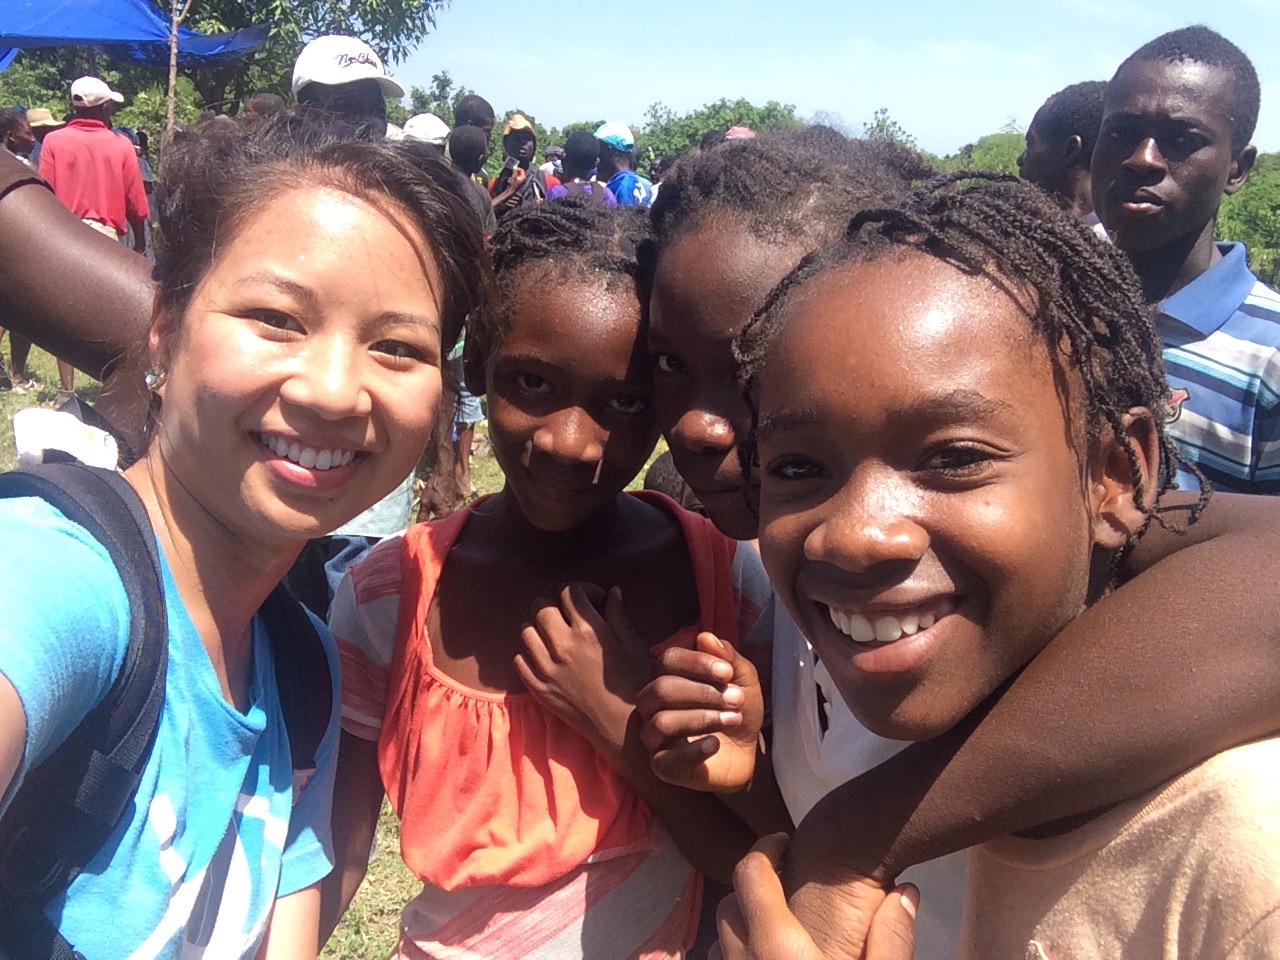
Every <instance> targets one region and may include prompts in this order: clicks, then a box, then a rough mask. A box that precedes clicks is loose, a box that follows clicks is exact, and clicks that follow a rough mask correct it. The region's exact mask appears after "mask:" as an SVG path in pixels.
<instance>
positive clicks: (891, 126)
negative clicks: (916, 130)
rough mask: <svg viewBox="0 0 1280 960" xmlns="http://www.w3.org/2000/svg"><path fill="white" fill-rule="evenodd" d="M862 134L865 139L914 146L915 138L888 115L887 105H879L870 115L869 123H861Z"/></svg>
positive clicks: (912, 147) (913, 147)
mask: <svg viewBox="0 0 1280 960" xmlns="http://www.w3.org/2000/svg"><path fill="white" fill-rule="evenodd" d="M862 136H863V138H864V139H866V140H892V141H894V142H895V143H900V144H902V145H903V146H907V147H910V148H911V149H913V150H914V149H915V148H916V138H915V137H913V136H912V135H911V134H909V133H907V131H906V130H905V129H904V128H903V127H902V125H901V124H900V123H898V121H897V120H894V119H893V117H891V116H889V108H888V107H881V108H880V109H879V110H877V111H876V112H875V114H873V115H872V117H871V122H870V123H864V124H863V125H862Z"/></svg>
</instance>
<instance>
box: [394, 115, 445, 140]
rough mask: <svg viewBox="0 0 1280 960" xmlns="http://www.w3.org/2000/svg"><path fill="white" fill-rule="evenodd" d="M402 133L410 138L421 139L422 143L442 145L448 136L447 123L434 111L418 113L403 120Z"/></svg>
mask: <svg viewBox="0 0 1280 960" xmlns="http://www.w3.org/2000/svg"><path fill="white" fill-rule="evenodd" d="M404 135H405V136H406V137H407V138H408V139H410V140H421V141H422V142H423V143H430V144H432V145H433V146H437V147H443V146H444V142H445V140H446V139H447V138H448V136H449V125H448V124H447V123H445V122H444V121H443V120H441V119H440V118H439V117H437V116H436V115H435V114H434V113H420V114H418V115H417V116H416V117H410V118H409V119H408V120H406V121H405V123H404Z"/></svg>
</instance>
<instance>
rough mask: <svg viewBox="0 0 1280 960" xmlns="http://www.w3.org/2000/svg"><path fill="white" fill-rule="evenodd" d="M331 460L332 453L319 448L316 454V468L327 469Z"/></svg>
mask: <svg viewBox="0 0 1280 960" xmlns="http://www.w3.org/2000/svg"><path fill="white" fill-rule="evenodd" d="M332 462H333V454H332V453H331V452H330V451H328V450H321V451H320V453H319V454H318V455H317V456H316V469H317V470H328V469H329V465H330V464H331V463H332Z"/></svg>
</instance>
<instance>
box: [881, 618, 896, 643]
mask: <svg viewBox="0 0 1280 960" xmlns="http://www.w3.org/2000/svg"><path fill="white" fill-rule="evenodd" d="M900 636H902V624H900V623H898V620H897V618H896V617H880V618H879V619H877V620H876V639H877V640H879V641H880V642H881V643H892V642H893V641H894V640H897V639H898V638H899V637H900Z"/></svg>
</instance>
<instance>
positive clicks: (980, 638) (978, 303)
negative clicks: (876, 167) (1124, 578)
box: [759, 253, 1141, 739]
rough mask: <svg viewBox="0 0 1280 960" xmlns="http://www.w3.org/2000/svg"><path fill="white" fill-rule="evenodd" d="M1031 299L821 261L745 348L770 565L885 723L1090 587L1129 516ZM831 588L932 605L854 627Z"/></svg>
mask: <svg viewBox="0 0 1280 960" xmlns="http://www.w3.org/2000/svg"><path fill="white" fill-rule="evenodd" d="M1025 306H1026V305H1025V304H1023V305H1020V304H1017V303H1015V302H1014V301H1013V300H1012V299H1011V298H1010V297H1009V295H1008V294H1007V293H1006V292H1002V291H1001V290H1000V289H999V288H997V287H996V286H995V285H993V284H992V283H991V282H990V281H989V280H987V279H985V278H974V277H969V276H966V275H963V274H961V273H960V272H959V271H958V270H956V269H954V268H952V267H951V266H949V265H946V264H943V263H941V262H940V261H937V260H934V259H932V258H930V257H927V256H925V255H922V254H917V253H910V254H904V255H903V256H902V257H901V258H898V259H881V260H877V261H874V262H872V263H865V264H854V265H842V266H837V267H834V268H832V269H831V270H829V271H828V272H826V273H824V274H822V275H820V276H819V277H818V278H816V279H814V280H813V281H811V282H810V283H809V284H808V287H807V289H805V290H802V291H799V292H798V293H797V294H795V295H794V299H793V300H792V302H790V303H789V304H787V305H786V306H785V307H784V310H785V317H784V323H785V327H784V328H783V329H782V332H781V333H780V335H779V336H778V338H777V339H776V340H775V341H774V345H773V347H772V348H771V351H770V353H769V355H768V357H767V359H766V361H765V363H764V365H763V367H762V369H761V373H760V416H761V421H760V432H759V452H760V463H761V498H760V523H761V530H760V534H761V535H760V546H761V553H762V556H763V558H764V562H765V566H766V568H767V570H768V572H769V576H770V579H771V580H772V581H773V583H774V585H775V588H776V589H777V591H778V593H779V596H780V597H781V598H782V600H783V602H784V603H785V604H786V606H787V609H788V610H789V611H790V613H791V615H792V617H793V618H794V619H795V620H796V622H797V623H798V624H800V625H801V626H802V628H803V630H804V633H805V634H806V635H807V636H808V637H809V639H810V641H811V642H812V643H813V644H814V647H815V649H816V651H817V653H818V655H819V656H820V657H821V659H822V662H823V663H824V664H825V665H826V666H827V668H828V669H829V670H830V671H831V674H832V676H833V678H834V679H835V682H836V685H837V687H838V688H839V690H840V692H841V694H842V695H843V696H844V698H845V700H846V701H847V702H848V703H849V706H850V708H851V709H852V710H853V712H854V714H855V715H856V716H857V718H858V719H859V720H860V721H861V722H862V723H863V724H864V725H865V726H867V727H868V728H869V729H871V730H873V731H874V732H876V733H878V734H880V735H882V736H886V737H892V738H896V739H924V738H928V737H932V736H936V735H938V734H940V733H942V732H944V731H945V730H947V729H948V728H950V727H951V726H952V725H954V724H955V723H956V722H957V721H958V720H960V719H961V718H962V717H963V716H964V715H966V714H967V713H969V712H970V711H971V710H972V709H973V708H974V707H975V706H976V705H977V704H978V703H980V702H981V701H982V700H983V699H984V698H985V697H986V696H988V695H989V694H990V693H991V692H992V691H994V690H995V689H996V687H997V686H999V684H1000V683H1002V682H1003V681H1004V680H1005V679H1007V678H1008V677H1009V676H1011V675H1012V674H1013V673H1014V672H1016V671H1017V670H1018V669H1019V668H1020V667H1021V666H1022V665H1024V664H1025V663H1026V662H1027V661H1028V660H1029V659H1030V658H1031V657H1032V656H1034V655H1035V653H1036V652H1038V650H1039V649H1040V648H1041V647H1042V646H1043V645H1044V644H1045V643H1046V642H1048V640H1049V639H1050V638H1051V637H1053V636H1054V634H1056V633H1057V632H1058V631H1059V630H1060V629H1061V628H1062V627H1063V626H1064V625H1065V624H1066V623H1067V622H1068V621H1070V620H1071V619H1072V618H1073V617H1075V616H1076V615H1077V614H1079V613H1080V611H1081V610H1083V609H1084V607H1085V605H1086V603H1087V602H1088V601H1089V599H1090V596H1091V593H1092V592H1096V583H1097V581H1098V578H1097V576H1096V574H1097V573H1098V572H1099V571H1100V570H1102V569H1105V557H1104V556H1103V552H1102V550H1101V549H1098V548H1103V547H1105V548H1107V549H1114V548H1116V547H1119V546H1120V545H1122V544H1123V542H1124V540H1125V537H1127V536H1128V534H1129V533H1130V532H1132V530H1136V529H1137V526H1138V524H1139V523H1140V520H1141V518H1140V515H1139V514H1138V513H1137V512H1136V511H1133V510H1130V511H1129V512H1128V513H1124V515H1123V518H1122V522H1121V523H1119V524H1116V523H1114V522H1113V520H1114V518H1113V517H1112V513H1113V512H1114V511H1113V508H1112V506H1113V501H1114V500H1115V499H1116V498H1118V500H1119V501H1121V502H1123V501H1124V497H1125V496H1126V495H1129V496H1130V499H1131V486H1129V487H1125V483H1126V482H1127V481H1126V480H1125V478H1124V477H1122V478H1121V480H1120V481H1119V482H1118V483H1111V482H1110V480H1108V479H1107V478H1108V476H1109V475H1108V474H1107V473H1106V471H1107V470H1111V471H1112V472H1114V470H1115V466H1116V463H1117V460H1116V457H1115V451H1116V450H1117V449H1118V448H1117V447H1116V446H1115V444H1114V443H1111V444H1100V445H1098V446H1097V448H1096V449H1097V450H1098V451H1101V452H1095V453H1090V454H1088V455H1086V454H1085V453H1084V452H1083V451H1084V450H1086V449H1090V450H1093V449H1094V448H1091V447H1089V445H1088V444H1087V443H1086V442H1085V441H1084V440H1083V439H1082V429H1081V428H1080V427H1079V426H1078V425H1077V426H1076V427H1075V428H1073V427H1071V426H1069V425H1068V423H1067V421H1066V419H1065V414H1064V409H1066V408H1067V407H1070V406H1071V405H1073V404H1075V403H1077V402H1078V401H1077V400H1074V399H1067V400H1064V398H1063V397H1062V396H1061V395H1060V393H1059V390H1058V388H1057V386H1056V385H1055V371H1054V367H1053V364H1052V363H1051V361H1050V358H1049V356H1048V352H1047V350H1046V348H1045V347H1044V345H1043V343H1042V342H1041V341H1040V340H1038V339H1037V337H1036V335H1035V334H1034V333H1033V331H1032V330H1031V327H1030V325H1029V321H1028V318H1027V316H1026V315H1025V313H1024V312H1023V311H1024V308H1025ZM1075 379H1076V378H1075V377H1074V376H1069V377H1068V378H1067V380H1066V382H1068V383H1072V384H1073V386H1072V390H1071V392H1072V393H1074V392H1075V390H1076V389H1077V386H1076V385H1075V384H1074V381H1075ZM1064 404H1066V405H1067V407H1064ZM1076 419H1077V423H1078V415H1077V417H1076ZM1122 457H1123V452H1122V451H1121V461H1120V462H1121V463H1123V462H1124V461H1123V459H1122ZM1104 468H1105V469H1104ZM1120 472H1121V473H1122V474H1125V473H1127V467H1122V468H1121V471H1120ZM1117 490H1118V493H1117ZM1091 577H1093V582H1094V584H1095V585H1094V586H1092V587H1091ZM833 608H834V609H836V610H838V611H842V612H849V611H858V612H860V613H862V614H864V615H866V616H867V617H868V619H870V620H872V621H874V620H875V618H876V617H877V615H882V614H891V615H897V616H909V615H910V612H911V611H921V612H923V611H928V612H929V613H930V614H931V615H932V616H933V617H934V618H935V619H936V622H935V623H934V624H933V626H931V627H928V628H927V629H925V628H921V629H920V630H919V632H917V633H916V634H914V635H913V636H903V637H902V638H901V639H899V640H895V641H893V642H885V643H880V642H871V643H858V642H855V641H854V640H852V639H851V638H850V637H849V636H848V635H846V633H844V632H842V631H841V630H840V629H837V627H836V626H835V624H834V623H833V620H832V617H831V612H830V611H831V610H832V609H833Z"/></svg>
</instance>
